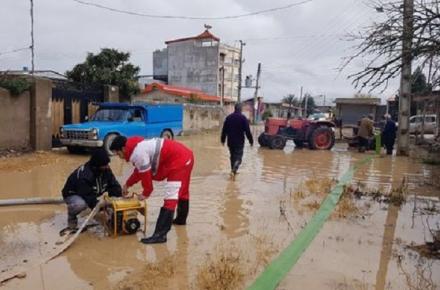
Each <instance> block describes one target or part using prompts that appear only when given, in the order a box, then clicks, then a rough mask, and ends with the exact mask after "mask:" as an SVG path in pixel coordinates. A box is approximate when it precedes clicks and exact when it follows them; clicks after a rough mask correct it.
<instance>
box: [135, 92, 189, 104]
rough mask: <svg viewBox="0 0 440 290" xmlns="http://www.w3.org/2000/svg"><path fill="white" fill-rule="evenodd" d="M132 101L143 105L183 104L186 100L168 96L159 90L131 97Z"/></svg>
mask: <svg viewBox="0 0 440 290" xmlns="http://www.w3.org/2000/svg"><path fill="white" fill-rule="evenodd" d="M132 101H133V102H145V103H183V102H184V101H186V100H185V99H184V98H182V97H180V96H175V95H170V94H167V93H164V92H162V91H161V90H157V89H154V90H153V91H152V92H150V93H148V94H139V95H136V96H133V97H132Z"/></svg>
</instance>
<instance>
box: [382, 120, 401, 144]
mask: <svg viewBox="0 0 440 290" xmlns="http://www.w3.org/2000/svg"><path fill="white" fill-rule="evenodd" d="M396 131H397V126H396V123H394V121H393V120H387V121H386V123H385V127H384V129H383V131H382V142H383V143H394V140H395V139H396Z"/></svg>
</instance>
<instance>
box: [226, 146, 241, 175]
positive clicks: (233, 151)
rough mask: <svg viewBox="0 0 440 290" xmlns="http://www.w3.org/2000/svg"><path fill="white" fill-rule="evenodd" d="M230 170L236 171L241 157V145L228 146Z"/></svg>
mask: <svg viewBox="0 0 440 290" xmlns="http://www.w3.org/2000/svg"><path fill="white" fill-rule="evenodd" d="M229 153H230V160H231V171H233V172H235V173H236V172H237V170H238V168H239V167H240V164H241V160H242V158H243V147H229Z"/></svg>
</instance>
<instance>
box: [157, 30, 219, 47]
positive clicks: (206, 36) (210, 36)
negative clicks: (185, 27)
mask: <svg viewBox="0 0 440 290" xmlns="http://www.w3.org/2000/svg"><path fill="white" fill-rule="evenodd" d="M201 39H212V40H215V41H220V38H218V37H217V36H215V35H214V34H212V33H211V32H209V30H208V29H206V30H205V31H203V32H202V33H201V34H199V35H196V36H192V37H185V38H178V39H173V40H167V41H165V44H170V43H175V42H181V41H187V40H201Z"/></svg>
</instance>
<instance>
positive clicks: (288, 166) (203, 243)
mask: <svg viewBox="0 0 440 290" xmlns="http://www.w3.org/2000/svg"><path fill="white" fill-rule="evenodd" d="M254 129H255V128H254ZM257 136H258V132H256V131H254V138H255V139H256V137H257ZM219 139H220V138H219V133H218V132H211V133H205V134H201V135H195V136H187V137H182V138H180V139H179V140H180V141H182V142H183V143H185V144H186V145H188V146H189V147H190V148H192V149H193V151H194V154H195V159H196V161H195V167H194V170H193V175H192V183H191V187H190V194H191V198H190V214H189V220H188V224H187V226H179V227H173V228H172V229H171V231H170V233H169V234H168V242H167V243H166V244H159V245H153V246H151V245H148V246H147V245H143V244H141V243H139V242H138V239H140V237H142V235H143V234H142V233H141V232H138V233H137V235H126V236H120V237H117V238H113V237H108V236H106V235H105V232H104V228H103V227H101V226H97V227H95V228H91V229H89V230H88V231H87V232H85V233H83V234H81V235H80V237H79V238H78V239H77V240H76V241H75V243H74V244H73V245H72V246H71V247H70V248H69V249H68V250H67V251H66V252H64V253H63V254H61V255H60V256H58V257H57V258H55V259H53V260H51V261H50V262H48V263H47V264H43V265H40V266H38V267H35V268H33V269H31V270H30V271H29V272H28V273H27V276H26V277H25V278H22V279H13V280H11V281H8V282H6V283H4V284H3V285H2V286H1V287H0V289H21V290H25V289H38V290H39V289H244V288H246V287H247V286H249V285H250V284H251V283H252V282H253V281H254V280H255V278H256V277H257V276H258V274H259V273H261V272H262V271H263V269H264V267H265V266H266V265H267V264H268V263H270V261H271V260H272V259H273V258H275V257H276V256H277V255H278V254H279V253H280V252H281V251H282V250H283V249H284V248H285V247H286V246H287V245H289V244H290V242H292V241H293V240H294V239H295V237H296V236H297V235H298V233H299V232H300V231H301V229H303V228H304V227H305V226H306V224H307V222H308V221H309V220H310V218H311V217H312V216H313V214H314V213H315V212H316V210H317V209H318V208H319V204H320V202H321V201H322V200H323V198H324V197H325V196H326V194H327V193H328V192H329V191H330V189H331V188H332V186H334V185H335V184H336V181H337V180H338V179H339V178H340V177H341V176H342V175H343V174H344V173H345V172H346V171H347V170H348V169H349V168H350V166H352V165H354V164H355V163H356V162H357V161H360V160H362V159H363V158H364V157H365V156H367V155H368V154H359V153H357V152H350V151H347V150H346V144H336V146H335V147H334V149H333V150H332V151H312V150H308V149H295V148H294V145H293V144H290V143H288V146H286V148H285V149H284V151H281V150H269V149H262V148H259V146H258V145H255V146H254V147H250V146H248V145H247V146H246V147H245V153H244V159H243V165H242V167H241V168H240V171H239V175H238V176H237V178H236V180H235V181H232V180H231V179H230V177H229V171H230V168H229V152H228V150H227V147H222V146H221V144H220V140H219ZM371 154H372V153H371ZM87 159H88V156H87V155H70V154H68V153H67V151H66V150H64V149H60V150H53V151H51V152H48V153H33V154H27V155H23V156H21V157H14V158H10V159H1V160H0V184H1V187H0V196H1V198H2V199H8V198H23V197H59V196H60V191H61V189H62V187H63V185H64V182H65V180H66V178H67V176H68V175H69V174H70V172H71V171H73V170H74V169H75V168H76V167H78V166H79V165H81V164H82V163H83V162H85V161H86V160H87ZM111 167H112V169H113V171H114V173H115V175H116V176H117V178H118V180H119V181H120V182H121V183H122V182H124V181H125V179H126V178H127V177H128V176H129V174H130V173H131V169H132V167H131V165H129V164H128V163H124V162H122V161H121V160H120V159H118V158H115V157H113V158H112V162H111ZM438 170H439V168H438V166H437V168H436V167H435V166H432V165H425V164H422V163H419V162H416V161H414V160H410V159H408V158H404V157H396V156H393V157H388V156H387V157H382V158H381V157H375V158H373V160H372V161H370V162H368V163H367V164H365V165H364V166H362V167H360V168H359V169H358V170H357V171H356V172H355V174H354V178H353V181H352V186H353V188H356V189H362V191H363V192H381V193H383V192H390V191H392V190H393V189H395V188H399V186H401V185H402V180H403V179H405V188H407V189H406V190H405V199H406V202H404V203H403V204H401V205H395V204H393V203H387V202H384V201H383V200H378V199H374V198H373V197H371V196H367V195H363V196H360V197H359V198H351V199H350V198H349V197H344V198H343V201H341V203H340V205H339V206H338V207H337V208H336V210H335V212H334V213H333V214H332V215H331V217H330V219H329V220H328V221H327V222H326V223H325V224H324V226H323V228H322V229H321V231H320V232H319V233H318V235H317V237H316V238H315V239H314V240H313V242H312V243H311V244H310V246H309V247H308V248H307V250H306V251H305V252H304V253H303V255H302V256H301V258H300V259H299V260H298V262H297V264H296V265H295V266H294V267H293V269H292V270H291V271H290V272H289V274H288V275H287V277H286V278H285V279H284V280H283V282H282V283H281V284H280V285H279V287H278V289H344V290H345V289H439V287H440V260H439V259H438V258H437V259H434V258H433V257H422V256H421V255H420V254H419V252H417V251H415V250H413V249H412V247H414V246H417V245H423V244H425V242H431V241H432V232H433V231H435V230H438V229H439V222H440V218H439V210H440V202H439V197H440V190H439V189H438V188H435V187H433V186H432V185H431V183H433V180H434V179H436V178H438V177H439V175H438ZM134 191H137V192H141V187H140V186H139V185H136V186H135V187H134ZM162 192H163V186H162V184H161V183H156V184H155V191H154V192H153V194H152V196H151V197H150V199H149V200H148V225H147V235H148V236H149V235H150V234H151V233H152V232H153V230H154V226H155V223H156V218H157V215H158V212H159V209H160V206H161V205H162V202H163V200H162V197H161V193H162ZM65 225H66V208H65V205H28V206H16V207H0V271H6V270H8V269H10V268H11V267H14V266H17V265H22V266H23V267H26V265H31V264H32V262H33V261H36V260H38V259H39V258H41V257H44V256H45V255H46V253H47V251H48V250H50V249H51V248H52V247H53V246H54V243H55V242H56V240H57V239H58V232H59V231H60V230H61V229H62V228H64V227H65Z"/></svg>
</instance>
